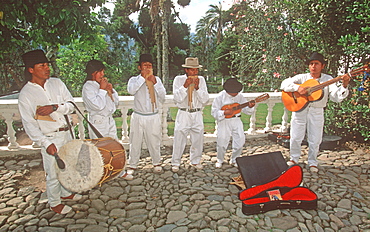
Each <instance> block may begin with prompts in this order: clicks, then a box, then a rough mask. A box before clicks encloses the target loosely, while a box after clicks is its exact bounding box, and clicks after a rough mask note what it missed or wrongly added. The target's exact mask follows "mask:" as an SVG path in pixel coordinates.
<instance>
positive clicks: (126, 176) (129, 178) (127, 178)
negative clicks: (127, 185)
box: [122, 172, 134, 180]
mask: <svg viewBox="0 0 370 232" xmlns="http://www.w3.org/2000/svg"><path fill="white" fill-rule="evenodd" d="M122 178H123V179H125V180H133V179H134V176H133V175H131V174H128V172H125V174H123V175H122Z"/></svg>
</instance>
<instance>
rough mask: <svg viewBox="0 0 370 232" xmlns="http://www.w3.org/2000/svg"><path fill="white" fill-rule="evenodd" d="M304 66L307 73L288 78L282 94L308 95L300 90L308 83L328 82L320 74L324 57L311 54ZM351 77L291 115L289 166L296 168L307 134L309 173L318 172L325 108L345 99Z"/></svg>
mask: <svg viewBox="0 0 370 232" xmlns="http://www.w3.org/2000/svg"><path fill="white" fill-rule="evenodd" d="M306 64H307V65H308V68H309V71H310V72H309V73H305V74H298V75H296V76H294V77H292V78H288V79H286V80H284V81H283V82H282V83H281V89H282V90H284V91H285V92H294V91H297V92H298V93H299V94H301V95H305V94H307V89H306V88H304V87H302V86H300V85H299V84H303V83H304V82H305V81H307V80H309V79H315V80H317V81H319V82H320V83H323V82H326V81H328V80H331V79H332V78H333V77H332V76H330V75H327V74H324V73H322V71H323V69H324V68H325V65H326V64H327V62H326V60H325V58H324V56H323V55H322V54H320V53H317V52H314V53H312V54H311V56H310V58H309V59H308V60H307V62H306ZM349 80H350V77H349V76H348V75H344V76H343V79H342V85H340V86H338V85H337V84H331V85H329V86H327V87H325V88H324V89H323V97H322V98H321V99H320V100H317V101H313V102H310V103H308V106H307V107H306V108H304V109H303V110H301V111H296V112H292V118H291V128H290V161H288V165H293V164H297V163H298V161H299V157H300V156H301V143H302V140H303V138H304V136H305V134H306V131H307V140H308V145H309V150H308V166H309V168H310V171H311V172H318V168H317V167H318V161H317V155H318V153H319V146H320V144H321V141H322V136H323V127H324V107H325V106H326V104H327V102H328V99H330V100H332V101H334V102H341V101H342V100H343V99H344V98H346V97H347V96H348V93H349V91H348V89H347V86H348V83H349Z"/></svg>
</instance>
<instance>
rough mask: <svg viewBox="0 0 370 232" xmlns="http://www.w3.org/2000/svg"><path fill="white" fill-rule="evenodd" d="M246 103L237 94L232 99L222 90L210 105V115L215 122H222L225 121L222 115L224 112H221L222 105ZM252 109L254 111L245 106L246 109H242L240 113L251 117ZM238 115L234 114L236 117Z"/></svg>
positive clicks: (245, 100) (242, 97) (241, 96)
mask: <svg viewBox="0 0 370 232" xmlns="http://www.w3.org/2000/svg"><path fill="white" fill-rule="evenodd" d="M246 102H247V99H245V97H244V96H243V95H242V94H240V93H238V95H236V96H235V97H233V96H231V95H230V94H228V93H227V92H226V91H225V90H222V91H221V92H220V93H219V94H218V95H217V96H216V98H215V100H214V101H213V103H212V110H211V114H212V116H213V117H214V118H215V119H216V120H217V121H222V120H224V119H225V114H224V112H225V111H224V110H221V108H222V107H223V106H224V105H229V104H233V103H238V104H243V103H246ZM254 109H255V107H252V108H249V107H248V106H247V107H244V108H243V109H242V110H241V112H243V113H245V114H249V115H251V114H252V113H253V112H254ZM238 115H240V113H239V114H236V116H238Z"/></svg>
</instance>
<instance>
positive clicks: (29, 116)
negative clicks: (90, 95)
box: [18, 50, 82, 214]
mask: <svg viewBox="0 0 370 232" xmlns="http://www.w3.org/2000/svg"><path fill="white" fill-rule="evenodd" d="M22 59H23V62H24V67H25V72H24V73H25V76H26V80H28V82H27V83H26V84H25V85H24V87H23V88H22V90H21V92H20V94H19V98H18V106H19V112H20V114H21V117H22V123H23V127H24V129H25V131H26V133H27V134H28V136H29V137H30V138H31V140H32V141H33V142H35V143H36V144H37V145H39V146H41V154H42V159H43V164H44V169H45V172H46V192H47V196H48V202H49V205H50V207H51V209H52V210H53V211H54V212H56V213H59V214H67V213H69V212H70V211H71V210H72V208H71V207H70V206H68V205H64V204H62V203H61V201H62V200H67V199H68V200H80V199H81V198H82V196H81V195H78V194H72V193H71V192H70V191H68V190H67V189H65V188H64V187H63V186H62V185H61V184H60V182H59V180H58V179H57V174H56V171H55V169H56V168H58V167H57V165H56V160H55V157H54V155H55V154H56V153H57V152H58V150H59V148H60V147H61V146H63V145H64V144H66V143H67V142H68V141H70V140H71V139H72V138H71V134H70V132H69V128H68V126H67V123H66V120H65V118H64V115H68V114H71V113H72V112H73V110H74V107H73V105H72V104H70V103H67V102H68V101H73V97H72V95H71V94H70V92H69V91H68V89H67V87H66V86H65V84H64V83H63V82H62V81H61V80H60V79H58V78H51V77H50V68H49V63H50V61H48V59H47V58H46V56H45V53H44V52H43V51H42V50H33V51H30V52H27V53H25V54H23V55H22ZM38 107H39V108H38ZM36 116H37V117H41V119H35V117H36Z"/></svg>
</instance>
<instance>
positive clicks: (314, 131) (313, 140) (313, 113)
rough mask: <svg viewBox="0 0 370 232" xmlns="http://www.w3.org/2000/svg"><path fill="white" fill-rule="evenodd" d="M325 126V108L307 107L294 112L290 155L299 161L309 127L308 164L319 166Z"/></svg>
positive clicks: (295, 160)
mask: <svg viewBox="0 0 370 232" xmlns="http://www.w3.org/2000/svg"><path fill="white" fill-rule="evenodd" d="M323 127H324V109H323V108H315V107H306V109H304V110H302V111H300V112H293V113H292V120H291V130H290V157H291V159H292V160H293V161H294V162H296V163H298V161H299V157H300V156H301V144H302V140H303V139H304V136H305V133H306V129H307V141H308V146H309V149H308V165H309V166H317V164H318V162H317V155H318V154H319V147H320V144H321V141H322V134H323Z"/></svg>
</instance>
